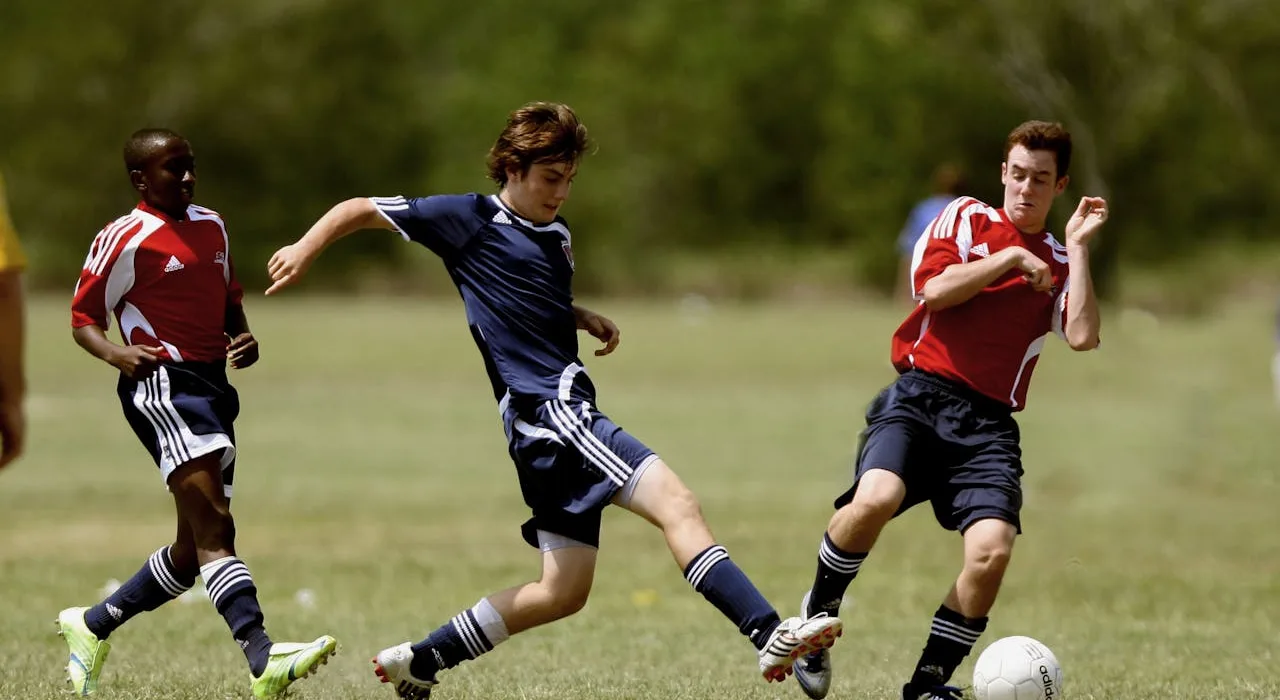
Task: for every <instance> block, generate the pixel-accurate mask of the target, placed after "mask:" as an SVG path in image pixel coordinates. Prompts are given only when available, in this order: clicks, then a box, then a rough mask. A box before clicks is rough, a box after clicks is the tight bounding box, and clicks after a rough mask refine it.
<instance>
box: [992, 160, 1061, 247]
mask: <svg viewBox="0 0 1280 700" xmlns="http://www.w3.org/2000/svg"><path fill="white" fill-rule="evenodd" d="M1067 180H1068V178H1067V177H1065V176H1063V177H1058V162H1057V156H1055V155H1054V154H1053V151H1029V150H1027V148H1026V146H1023V145H1021V144H1019V145H1017V146H1014V147H1013V149H1012V150H1010V151H1009V157H1008V158H1007V159H1006V160H1005V162H1004V163H1002V164H1001V165H1000V181H1001V182H1003V183H1004V210H1005V212H1006V213H1007V214H1008V215H1009V220H1010V221H1012V222H1013V225H1014V226H1016V227H1018V230H1019V231H1022V232H1024V233H1039V232H1040V231H1042V230H1044V222H1045V219H1047V218H1049V207H1051V206H1052V205H1053V198H1054V197H1057V196H1058V195H1060V194H1062V191H1063V190H1065V189H1066V188H1067Z"/></svg>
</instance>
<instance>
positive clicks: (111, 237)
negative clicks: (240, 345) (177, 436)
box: [71, 203, 244, 362]
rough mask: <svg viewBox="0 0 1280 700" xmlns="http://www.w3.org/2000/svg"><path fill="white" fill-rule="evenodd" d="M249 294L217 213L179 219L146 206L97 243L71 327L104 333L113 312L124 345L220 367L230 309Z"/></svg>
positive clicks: (190, 210) (191, 211)
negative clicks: (239, 277) (153, 348)
mask: <svg viewBox="0 0 1280 700" xmlns="http://www.w3.org/2000/svg"><path fill="white" fill-rule="evenodd" d="M243 297H244V290H243V289H242V288H241V287H240V283H239V282H237V281H236V276H235V270H234V268H233V267H232V265H231V251H230V247H229V242H228V239H227V229H226V226H225V225H224V224H223V223H222V217H220V216H218V213H217V212H215V211H213V210H212V209H205V208H204V207H198V206H196V205H194V204H193V205H190V206H188V207H187V218H186V220H185V221H175V220H173V219H171V218H169V216H168V215H167V214H164V213H163V212H160V211H158V210H156V209H152V208H151V207H148V206H147V205H146V204H145V203H140V204H138V206H137V208H135V209H134V210H133V211H131V212H129V213H128V214H126V215H124V216H122V217H120V218H119V219H116V220H115V221H113V222H112V223H110V224H108V225H107V226H106V228H104V229H102V231H101V232H99V233H98V235H97V237H95V238H94V239H93V245H92V246H91V247H90V248H89V257H87V258H86V259H85V262H84V269H83V270H82V271H81V272H80V281H79V282H78V283H77V284H76V292H75V299H74V300H73V301H72V303H71V326H72V327H73V328H80V327H82V326H88V325H96V326H99V327H101V328H102V329H104V330H105V329H108V328H110V327H111V325H110V323H111V320H110V317H111V316H112V315H114V316H115V317H116V321H117V322H118V323H119V324H120V335H121V337H122V338H123V339H124V344H125V345H153V346H160V347H163V348H164V349H165V353H164V356H167V359H170V360H173V361H175V362H183V361H190V362H219V361H223V360H225V359H226V356H227V338H226V335H225V329H226V318H227V306H228V305H230V304H235V305H239V304H240V303H241V300H242V299H243Z"/></svg>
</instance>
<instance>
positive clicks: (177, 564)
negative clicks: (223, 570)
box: [169, 541, 200, 576]
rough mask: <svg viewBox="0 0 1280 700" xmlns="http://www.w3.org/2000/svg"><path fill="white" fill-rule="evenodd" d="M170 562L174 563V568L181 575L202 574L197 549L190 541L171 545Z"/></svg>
mask: <svg viewBox="0 0 1280 700" xmlns="http://www.w3.org/2000/svg"><path fill="white" fill-rule="evenodd" d="M169 560H170V561H172V562H173V568H174V569H175V570H177V572H178V573H180V574H184V575H185V574H190V575H192V576H194V575H196V574H198V573H199V572H200V561H199V560H198V559H197V558H196V548H195V545H194V544H193V543H192V542H190V541H184V542H174V543H173V544H171V545H169Z"/></svg>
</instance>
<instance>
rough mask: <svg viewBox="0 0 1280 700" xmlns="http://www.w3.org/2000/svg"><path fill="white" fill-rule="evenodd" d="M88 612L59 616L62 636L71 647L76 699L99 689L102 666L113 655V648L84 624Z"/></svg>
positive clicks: (69, 678)
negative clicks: (85, 613)
mask: <svg viewBox="0 0 1280 700" xmlns="http://www.w3.org/2000/svg"><path fill="white" fill-rule="evenodd" d="M86 610H88V608H67V609H66V610H63V611H62V612H60V613H58V619H57V620H56V624H57V626H58V636H59V637H62V639H63V641H65V642H66V643H67V650H68V651H69V652H70V658H69V659H68V660H67V681H68V682H69V683H71V690H72V691H74V692H75V694H76V695H91V694H93V691H95V690H97V689H98V677H99V676H101V675H102V665H103V664H104V663H106V661H107V654H109V653H111V645H110V644H108V643H107V640H105V639H98V638H97V637H96V636H94V634H93V632H90V631H89V626H88V625H86V624H85V623H84V611H86Z"/></svg>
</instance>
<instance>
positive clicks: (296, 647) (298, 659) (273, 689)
mask: <svg viewBox="0 0 1280 700" xmlns="http://www.w3.org/2000/svg"><path fill="white" fill-rule="evenodd" d="M337 651H338V640H336V639H334V638H333V637H330V636H329V635H327V634H326V635H324V636H323V637H320V638H318V639H316V640H315V641H314V642H311V643H310V644H303V643H299V642H287V643H284V644H272V645H271V652H270V656H269V657H268V658H267V667H266V668H265V669H264V670H263V671H262V675H260V676H254V675H250V681H251V683H252V684H251V687H252V689H253V695H254V697H258V698H269V697H271V696H273V695H276V694H278V693H280V692H281V691H283V690H284V689H285V688H288V687H289V686H290V685H292V684H293V682H294V681H296V680H298V679H300V678H306V677H307V676H309V675H311V674H312V673H315V672H316V671H317V670H319V668H320V666H322V665H324V664H327V663H329V657H330V656H333V655H334V654H335V653H336V652H337Z"/></svg>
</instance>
